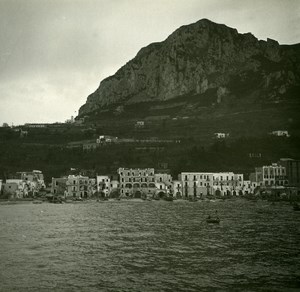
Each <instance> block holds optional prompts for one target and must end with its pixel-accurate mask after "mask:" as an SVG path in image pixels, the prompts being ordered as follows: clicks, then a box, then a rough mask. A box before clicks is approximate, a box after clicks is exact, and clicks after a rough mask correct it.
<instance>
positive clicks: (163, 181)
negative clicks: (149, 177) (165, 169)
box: [154, 173, 173, 196]
mask: <svg viewBox="0 0 300 292" xmlns="http://www.w3.org/2000/svg"><path fill="white" fill-rule="evenodd" d="M154 181H155V187H156V194H157V195H159V196H166V195H172V196H173V190H172V176H171V175H170V174H167V173H156V174H154Z"/></svg>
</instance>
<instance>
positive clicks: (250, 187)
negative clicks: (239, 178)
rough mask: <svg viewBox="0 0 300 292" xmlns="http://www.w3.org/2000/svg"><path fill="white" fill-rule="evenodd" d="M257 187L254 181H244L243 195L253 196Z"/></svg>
mask: <svg viewBox="0 0 300 292" xmlns="http://www.w3.org/2000/svg"><path fill="white" fill-rule="evenodd" d="M258 186H259V185H258V183H257V182H255V181H251V180H244V185H243V193H244V194H245V195H247V194H255V192H256V190H257V187H258Z"/></svg>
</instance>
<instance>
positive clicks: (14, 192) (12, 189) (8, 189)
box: [3, 182, 21, 199]
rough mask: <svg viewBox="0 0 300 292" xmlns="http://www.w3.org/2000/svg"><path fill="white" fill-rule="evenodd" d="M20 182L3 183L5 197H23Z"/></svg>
mask: <svg viewBox="0 0 300 292" xmlns="http://www.w3.org/2000/svg"><path fill="white" fill-rule="evenodd" d="M19 187H20V186H19V184H18V183H16V182H6V183H4V184H3V197H4V198H7V199H15V198H21V194H20V191H19Z"/></svg>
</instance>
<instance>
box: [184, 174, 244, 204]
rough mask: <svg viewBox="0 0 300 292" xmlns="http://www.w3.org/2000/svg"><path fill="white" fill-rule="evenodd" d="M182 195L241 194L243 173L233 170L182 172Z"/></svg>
mask: <svg viewBox="0 0 300 292" xmlns="http://www.w3.org/2000/svg"><path fill="white" fill-rule="evenodd" d="M179 178H180V181H181V183H182V191H183V197H191V196H193V197H198V198H202V197H203V196H208V195H216V196H228V195H242V194H243V192H242V188H243V175H242V174H234V173H233V172H218V173H213V172H182V173H181V174H180V176H179Z"/></svg>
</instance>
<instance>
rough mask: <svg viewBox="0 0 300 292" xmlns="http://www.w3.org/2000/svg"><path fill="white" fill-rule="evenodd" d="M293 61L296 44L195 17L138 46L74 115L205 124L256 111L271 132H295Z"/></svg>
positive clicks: (297, 82) (299, 82)
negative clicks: (191, 119) (197, 120)
mask: <svg viewBox="0 0 300 292" xmlns="http://www.w3.org/2000/svg"><path fill="white" fill-rule="evenodd" d="M299 61H300V44H295V45H280V44H279V43H278V42H277V41H275V40H272V39H267V41H263V40H258V39H257V38H256V37H255V36H253V35H252V34H251V33H245V34H240V33H238V31H237V30H236V29H234V28H230V27H227V26H226V25H223V24H217V23H214V22H212V21H210V20H207V19H202V20H200V21H198V22H196V23H193V24H190V25H185V26H182V27H180V28H178V29H177V30H176V31H175V32H173V33H172V34H171V35H170V36H169V37H168V38H167V39H166V40H164V41H162V42H159V43H152V44H150V45H148V46H147V47H144V48H142V49H141V50H140V51H139V52H138V53H137V55H136V57H135V58H133V59H132V60H130V61H129V62H128V63H127V64H126V65H124V66H123V67H121V68H120V69H119V70H118V71H117V72H116V73H115V74H114V75H113V76H110V77H108V78H106V79H104V80H102V81H101V83H100V86H99V88H98V89H97V90H96V91H95V92H94V93H92V94H91V95H89V96H88V98H87V102H86V103H85V104H84V105H83V106H82V107H81V108H80V110H79V117H83V116H87V117H89V118H92V119H94V120H97V119H101V118H104V117H105V118H108V119H109V118H113V117H115V116H119V117H120V118H122V117H124V118H126V116H127V117H128V116H130V117H131V118H147V117H149V116H168V117H170V118H172V117H173V118H174V117H175V118H176V119H177V118H178V117H179V118H180V117H183V116H188V117H198V118H200V119H201V118H203V119H205V117H207V118H212V117H220V116H224V117H226V116H228V115H232V114H237V115H238V114H240V113H243V112H246V113H251V112H254V113H257V112H259V115H263V116H266V119H265V120H264V121H260V122H263V123H268V121H270V111H271V112H272V115H273V118H274V119H275V120H274V121H278V123H277V122H274V121H273V124H272V123H271V124H272V126H270V128H272V127H273V128H274V127H279V128H282V127H289V126H291V127H294V128H295V123H296V121H297V123H298V120H297V115H298V114H297V113H296V111H297V112H298V109H299V94H298V93H299V92H300V91H299V89H300V62H299ZM129 113H130V114H129ZM128 114H129V115H128ZM254 115H256V114H254ZM244 116H245V115H242V116H241V117H240V119H244ZM276 117H279V119H277V120H276ZM291 123H292V125H291Z"/></svg>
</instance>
